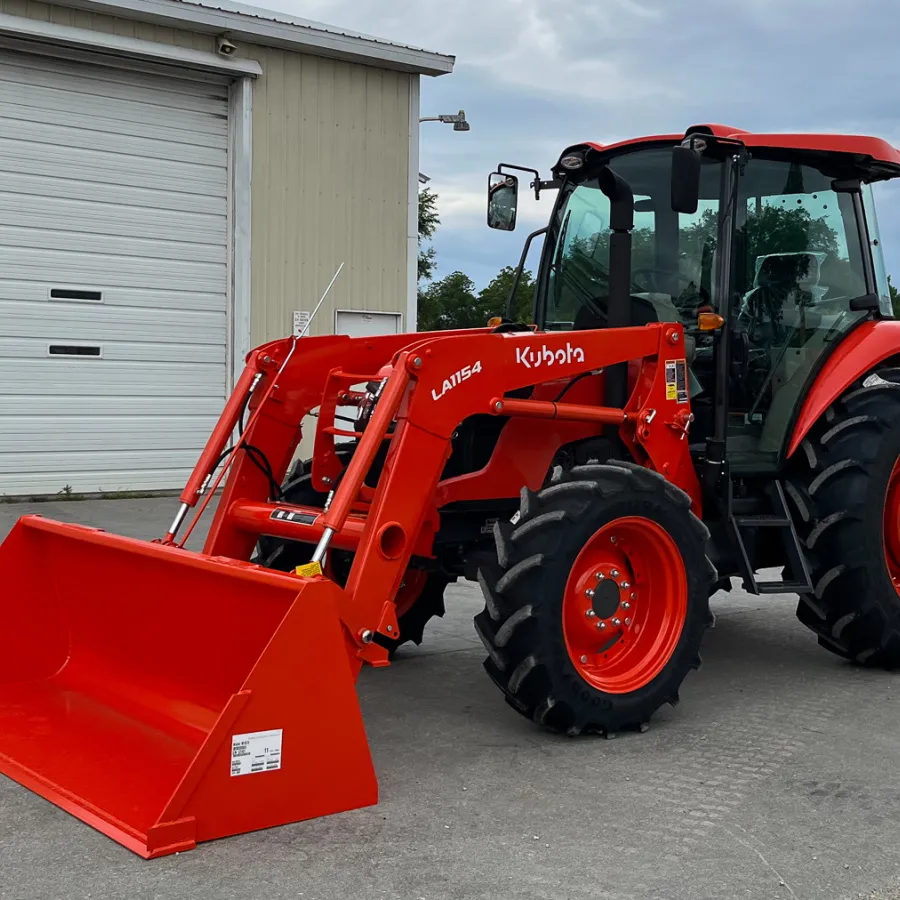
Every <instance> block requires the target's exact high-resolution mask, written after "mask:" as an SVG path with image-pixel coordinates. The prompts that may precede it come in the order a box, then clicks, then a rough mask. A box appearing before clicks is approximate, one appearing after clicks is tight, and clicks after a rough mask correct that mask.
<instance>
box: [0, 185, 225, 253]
mask: <svg viewBox="0 0 900 900" xmlns="http://www.w3.org/2000/svg"><path fill="white" fill-rule="evenodd" d="M0 226H8V227H11V228H12V227H17V228H39V229H42V230H49V229H59V230H64V231H81V232H89V233H92V234H106V235H117V236H119V237H129V238H155V239H157V240H166V239H170V238H172V237H173V236H175V237H177V238H178V240H179V241H184V242H191V243H197V244H210V243H212V244H215V245H217V246H218V247H220V248H221V247H223V246H224V245H225V240H226V237H227V228H226V226H227V219H226V218H225V216H216V215H209V214H205V213H190V212H178V211H174V210H168V209H146V208H143V207H140V206H121V205H116V204H102V205H100V204H97V203H96V202H92V201H90V200H61V199H52V198H50V197H35V196H30V195H28V194H7V193H5V192H3V191H0Z"/></svg>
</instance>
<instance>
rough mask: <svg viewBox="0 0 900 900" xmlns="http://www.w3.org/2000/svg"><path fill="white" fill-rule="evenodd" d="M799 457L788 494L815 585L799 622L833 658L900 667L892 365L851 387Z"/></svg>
mask: <svg viewBox="0 0 900 900" xmlns="http://www.w3.org/2000/svg"><path fill="white" fill-rule="evenodd" d="M797 457H798V458H797V461H796V464H795V467H794V471H793V472H792V473H791V475H790V477H789V479H788V482H787V493H788V496H789V498H790V500H791V502H792V503H793V505H794V507H795V510H796V515H795V521H796V523H797V531H798V533H799V534H800V537H801V539H802V540H803V542H804V544H805V547H806V550H807V553H808V556H809V567H810V573H811V575H812V584H813V586H814V591H813V593H811V594H804V595H801V597H800V602H799V604H798V606H797V617H798V618H799V619H800V621H801V622H802V623H803V624H804V625H806V626H807V628H809V629H811V630H812V631H813V632H814V633H815V634H816V635H817V636H818V640H819V644H820V645H821V646H823V647H825V648H826V649H827V650H830V651H831V652H832V653H835V654H837V655H838V656H840V657H842V658H844V659H848V660H853V661H854V662H856V663H859V664H863V665H866V666H873V667H884V668H896V667H897V666H900V594H898V591H897V589H896V588H895V585H894V582H893V580H892V578H891V572H890V569H889V566H888V558H887V554H886V548H885V504H886V500H887V496H888V486H889V484H890V483H891V475H892V472H893V470H894V466H895V465H896V463H897V460H898V458H900V369H897V368H892V367H886V366H883V367H880V368H878V369H877V370H876V371H875V372H873V373H871V374H869V375H868V376H866V377H864V378H861V379H859V380H858V381H857V382H856V383H855V384H853V385H851V386H850V388H848V390H847V391H845V392H844V394H843V395H842V396H841V397H840V398H839V399H838V400H837V401H836V402H835V403H834V404H833V405H832V406H831V407H830V408H829V409H828V410H827V411H826V413H825V415H824V416H823V418H822V419H821V421H819V422H817V423H816V425H815V426H814V427H813V429H812V430H811V432H810V433H809V435H808V436H807V437H806V438H805V439H804V440H803V442H802V444H801V450H800V451H798V453H797ZM894 527H895V528H900V523H895V526H894ZM898 562H900V561H898Z"/></svg>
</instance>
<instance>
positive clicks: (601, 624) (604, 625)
mask: <svg viewBox="0 0 900 900" xmlns="http://www.w3.org/2000/svg"><path fill="white" fill-rule="evenodd" d="M597 627H598V628H599V629H600V630H601V631H603V629H604V628H606V622H598V623H597Z"/></svg>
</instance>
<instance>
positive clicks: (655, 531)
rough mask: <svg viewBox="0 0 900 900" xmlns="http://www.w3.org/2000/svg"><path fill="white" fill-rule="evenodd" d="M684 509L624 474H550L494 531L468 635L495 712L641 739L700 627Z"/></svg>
mask: <svg viewBox="0 0 900 900" xmlns="http://www.w3.org/2000/svg"><path fill="white" fill-rule="evenodd" d="M690 503H691V501H690V498H689V497H688V496H687V494H685V493H684V492H683V491H681V490H679V489H678V488H676V487H675V486H674V485H672V484H670V483H669V482H667V481H666V480H665V478H663V477H662V476H661V475H659V474H657V473H655V472H652V471H650V470H648V469H644V468H642V467H640V466H637V465H634V464H632V463H626V462H616V461H613V462H609V463H607V464H603V465H589V466H581V467H576V468H574V469H572V470H571V471H569V472H565V471H563V470H562V469H557V470H556V471H555V472H554V475H553V478H552V479H551V482H550V485H549V486H548V487H546V488H544V489H543V490H541V491H539V492H537V493H532V492H531V491H528V490H523V492H522V504H521V508H520V512H519V516H518V520H517V521H516V523H515V525H514V526H513V525H504V526H501V525H499V524H498V525H497V526H495V539H496V545H497V563H496V565H492V566H489V567H486V568H483V569H482V570H481V571H480V572H479V581H480V583H481V587H482V590H483V592H484V597H485V607H484V610H483V611H482V612H481V613H480V614H479V615H478V616H476V618H475V627H476V630H477V632H478V634H479V636H480V637H481V640H482V642H483V643H484V645H485V648H486V649H487V651H488V658H487V659H486V660H485V663H484V665H485V669H486V670H487V672H488V674H489V675H490V677H491V679H492V680H493V681H494V683H495V684H496V685H497V686H498V687H499V688H500V690H501V691H502V692H503V694H504V696H505V699H506V700H507V702H508V703H509V704H510V705H511V706H512V707H513V709H515V710H517V711H518V712H519V713H520V714H522V715H523V716H526V717H527V718H529V719H532V720H534V721H535V722H537V723H538V724H540V725H543V726H545V727H547V728H549V729H551V730H554V731H560V732H564V733H567V734H570V735H577V734H580V733H582V732H593V733H601V734H606V735H612V734H615V733H617V732H619V731H623V730H628V729H636V730H644V729H645V727H646V725H647V723H648V722H649V721H650V718H651V716H652V715H653V714H654V713H655V712H656V710H657V709H658V708H659V707H660V706H662V705H663V704H664V703H670V704H671V705H673V706H674V705H675V704H676V703H677V701H678V691H679V688H680V687H681V684H682V682H683V681H684V679H685V677H686V676H687V674H688V672H689V671H690V670H691V669H696V668H699V666H700V655H699V649H700V643H701V640H702V637H703V633H704V631H705V629H706V627H707V626H708V625H709V624H710V623H711V616H710V612H709V601H708V596H709V587H710V585H711V583H712V582H713V581H714V579H715V578H716V571H715V568H714V567H713V566H712V564H711V562H710V561H709V559H708V557H707V555H706V544H707V540H708V538H709V532H708V531H707V529H706V527H705V526H704V525H703V523H702V522H700V520H699V519H697V517H696V516H695V515H694V514H693V513H692V512H691V510H690Z"/></svg>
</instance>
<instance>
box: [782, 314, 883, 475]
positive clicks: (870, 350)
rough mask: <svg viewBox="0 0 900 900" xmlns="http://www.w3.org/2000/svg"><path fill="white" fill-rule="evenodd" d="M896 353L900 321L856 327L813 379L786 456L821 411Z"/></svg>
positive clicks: (865, 324) (811, 425)
mask: <svg viewBox="0 0 900 900" xmlns="http://www.w3.org/2000/svg"><path fill="white" fill-rule="evenodd" d="M897 354H900V320H892V319H879V320H876V321H874V322H863V323H862V324H861V325H858V326H857V327H856V328H854V329H853V331H851V332H850V333H849V334H848V335H847V336H846V337H845V338H844V339H843V340H842V341H841V343H840V344H839V345H838V347H837V349H835V351H834V352H833V353H832V354H831V355H830V356H829V357H828V359H827V360H826V362H825V365H824V366H822V369H821V371H820V372H819V374H818V375H817V376H816V379H815V381H813V383H812V387H811V388H810V390H809V392H808V393H807V395H806V399H805V400H804V401H803V406H802V407H801V409H800V415H799V416H798V417H797V421H796V423H795V425H794V431H793V434H792V435H791V442H790V444H789V445H788V451H787V457H788V458H790V457H791V456H792V455H793V453H794V451H795V450H796V449H797V448H798V447H799V446H800V442H801V441H802V440H803V438H805V437H806V435H807V433H808V432H809V430H810V428H812V427H813V425H814V424H815V423H816V421H818V419H819V417H820V416H821V415H822V413H824V412H825V410H826V409H828V407H829V406H830V405H831V404H832V403H833V402H834V401H835V400H836V399H837V398H838V397H839V396H840V395H841V394H842V393H843V392H844V391H845V390H846V389H847V388H848V387H849V386H850V385H851V384H853V382H854V381H856V379H857V378H859V377H860V376H861V375H864V374H865V373H866V372H868V371H869V370H870V369H872V368H874V367H875V366H877V365H878V364H879V363H881V362H884V360H886V359H888V358H890V357H891V356H895V355H897Z"/></svg>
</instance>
